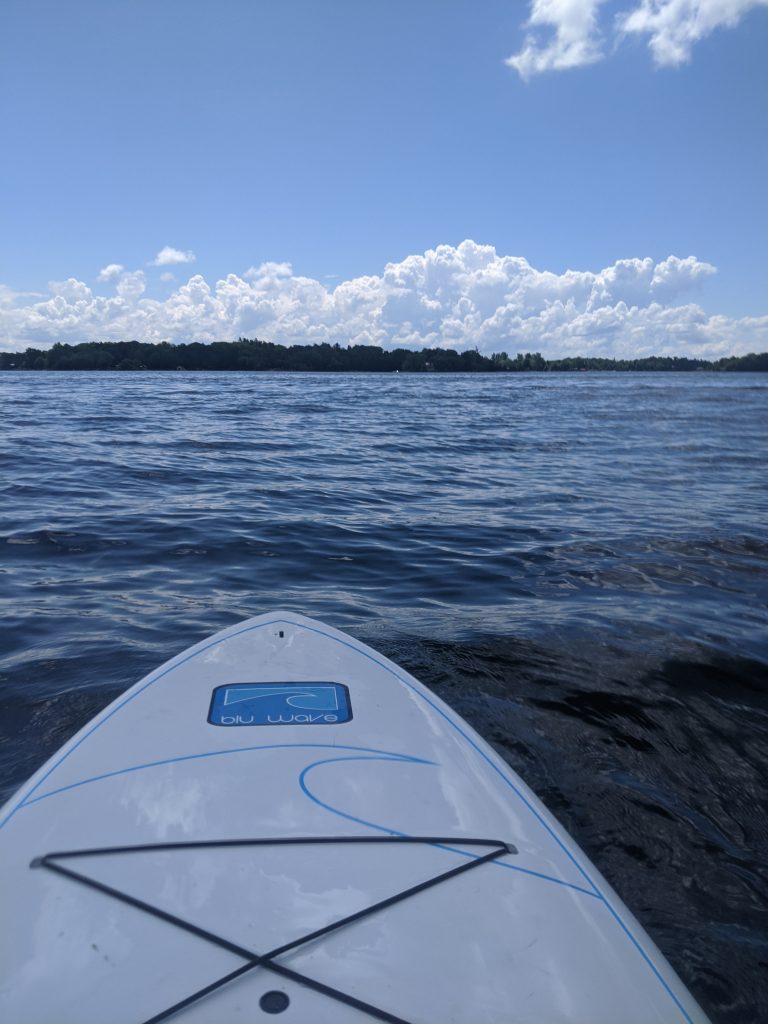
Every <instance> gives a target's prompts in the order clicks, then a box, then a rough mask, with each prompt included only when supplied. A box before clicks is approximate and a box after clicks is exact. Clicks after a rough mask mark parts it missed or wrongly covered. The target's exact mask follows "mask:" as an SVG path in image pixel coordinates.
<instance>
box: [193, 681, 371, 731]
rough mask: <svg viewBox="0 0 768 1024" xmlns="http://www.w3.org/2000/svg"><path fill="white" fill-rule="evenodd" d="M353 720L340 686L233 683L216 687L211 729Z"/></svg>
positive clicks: (347, 698)
mask: <svg viewBox="0 0 768 1024" xmlns="http://www.w3.org/2000/svg"><path fill="white" fill-rule="evenodd" d="M351 718H352V705H351V704H350V701H349V690H348V689H347V688H346V686H342V685H341V683H232V684H231V685H229V686H217V687H216V689H215V690H214V691H213V697H212V699H211V710H210V712H209V714H208V721H209V722H210V723H211V725H338V724H339V723H340V722H348V721H349V720H350V719H351Z"/></svg>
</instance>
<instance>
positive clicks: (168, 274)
mask: <svg viewBox="0 0 768 1024" xmlns="http://www.w3.org/2000/svg"><path fill="white" fill-rule="evenodd" d="M160 280H161V281H175V280H176V275H175V274H172V273H171V272H170V270H166V272H165V273H164V274H161V275H160Z"/></svg>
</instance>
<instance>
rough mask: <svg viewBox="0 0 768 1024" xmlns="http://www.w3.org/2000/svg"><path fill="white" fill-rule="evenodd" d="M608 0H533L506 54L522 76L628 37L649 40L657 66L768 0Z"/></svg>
mask: <svg viewBox="0 0 768 1024" xmlns="http://www.w3.org/2000/svg"><path fill="white" fill-rule="evenodd" d="M606 3H607V0H531V4H530V15H529V17H528V20H527V22H526V23H525V28H526V37H525V43H524V45H523V47H522V49H521V50H520V51H519V52H518V53H515V54H513V55H512V56H511V57H509V58H508V59H507V64H508V65H509V66H510V67H512V68H514V69H515V71H517V72H518V73H519V75H520V76H521V78H524V79H526V80H527V79H530V78H531V77H532V76H533V75H537V74H541V73H542V72H544V71H564V70H567V69H569V68H577V67H583V66H585V65H587V64H594V63H596V62H597V61H600V60H603V59H604V57H605V56H606V54H607V53H609V52H611V51H613V50H615V48H616V47H617V46H618V44H619V43H621V42H622V41H623V40H624V39H627V38H629V37H635V38H638V39H642V40H645V41H647V43H648V48H649V49H650V51H651V54H652V56H653V61H654V63H655V64H656V66H657V67H678V66H679V65H681V64H685V63H687V62H688V61H689V60H690V59H691V52H692V49H693V47H694V45H695V44H696V43H698V42H700V41H701V40H702V39H705V38H706V37H707V36H708V35H710V34H711V33H712V32H714V31H715V30H716V29H721V28H733V27H734V26H735V25H737V24H738V23H739V22H740V21H741V19H742V18H743V17H744V15H745V14H747V13H748V12H749V11H751V10H752V9H753V8H756V7H768V0H640V2H639V3H636V4H635V5H634V6H631V5H627V6H626V7H623V9H622V10H620V11H619V12H618V13H614V14H613V15H612V16H611V15H610V14H605V15H604V16H603V10H602V9H603V8H605V7H606Z"/></svg>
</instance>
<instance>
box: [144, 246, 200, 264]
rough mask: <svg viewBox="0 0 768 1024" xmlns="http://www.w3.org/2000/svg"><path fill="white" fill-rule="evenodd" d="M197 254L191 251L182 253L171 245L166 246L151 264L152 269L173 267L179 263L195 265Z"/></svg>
mask: <svg viewBox="0 0 768 1024" xmlns="http://www.w3.org/2000/svg"><path fill="white" fill-rule="evenodd" d="M194 262H195V254H194V253H193V252H192V251H191V250H189V249H188V250H187V251H186V252H182V250H181V249H174V248H173V247H172V246H170V245H166V246H164V247H163V248H162V249H161V250H160V252H159V253H158V254H157V256H155V258H154V259H153V260H152V262H151V263H150V266H151V267H173V266H176V265H178V264H179V263H194Z"/></svg>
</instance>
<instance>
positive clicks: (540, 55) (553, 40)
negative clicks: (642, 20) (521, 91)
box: [506, 0, 605, 79]
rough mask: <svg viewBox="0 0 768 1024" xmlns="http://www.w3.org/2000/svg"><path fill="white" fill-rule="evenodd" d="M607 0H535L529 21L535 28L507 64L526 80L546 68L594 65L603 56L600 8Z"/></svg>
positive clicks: (553, 69)
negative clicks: (598, 26) (598, 14)
mask: <svg viewBox="0 0 768 1024" xmlns="http://www.w3.org/2000/svg"><path fill="white" fill-rule="evenodd" d="M603 3H605V0H533V2H532V3H531V14H530V17H529V18H528V21H527V23H526V27H527V28H528V29H529V30H532V31H529V32H528V34H527V35H526V38H525V44H524V46H523V48H522V50H521V51H520V52H519V53H516V54H513V56H511V57H509V58H507V61H506V63H507V64H508V65H509V66H510V67H512V68H514V69H515V70H516V71H517V72H519V74H520V76H521V77H522V78H525V79H528V78H530V77H531V75H535V74H539V73H541V72H542V71H562V70H564V69H566V68H578V67H581V66H583V65H584V64H594V63H595V61H598V60H600V59H601V57H602V50H601V47H600V39H599V34H598V28H597V11H598V8H599V7H600V6H601V4H603ZM542 29H544V32H542ZM547 30H549V35H550V38H549V39H548V40H547V39H546V36H547Z"/></svg>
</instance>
